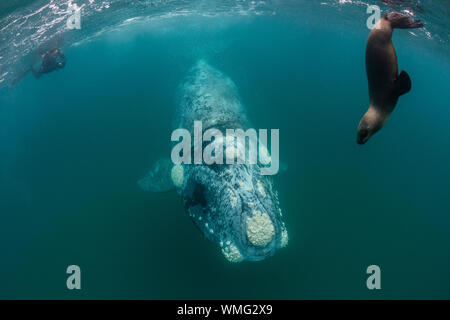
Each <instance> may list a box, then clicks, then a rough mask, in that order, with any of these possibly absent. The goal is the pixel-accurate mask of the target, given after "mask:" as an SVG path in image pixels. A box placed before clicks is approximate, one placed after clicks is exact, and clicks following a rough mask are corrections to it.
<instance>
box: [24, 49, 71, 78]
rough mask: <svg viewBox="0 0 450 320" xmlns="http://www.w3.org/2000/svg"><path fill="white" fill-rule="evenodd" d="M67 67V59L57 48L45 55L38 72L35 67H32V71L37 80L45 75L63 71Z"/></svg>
mask: <svg viewBox="0 0 450 320" xmlns="http://www.w3.org/2000/svg"><path fill="white" fill-rule="evenodd" d="M65 65H66V57H65V56H64V54H63V53H62V52H61V51H59V49H57V48H56V49H53V50H52V51H49V52H47V53H45V55H44V57H43V58H42V65H41V67H40V68H39V70H38V71H36V70H34V68H33V67H31V71H32V72H33V75H34V76H35V77H36V78H39V77H40V76H42V75H43V74H44V73H49V72H52V71H55V70H58V69H62V68H64V66H65Z"/></svg>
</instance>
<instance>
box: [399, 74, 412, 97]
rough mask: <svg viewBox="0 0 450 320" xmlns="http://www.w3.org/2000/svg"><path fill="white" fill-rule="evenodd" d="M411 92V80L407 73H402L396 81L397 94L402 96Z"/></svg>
mask: <svg viewBox="0 0 450 320" xmlns="http://www.w3.org/2000/svg"><path fill="white" fill-rule="evenodd" d="M410 90H411V79H410V78H409V75H408V73H407V72H406V71H402V72H400V75H399V76H398V78H397V80H395V93H396V94H397V95H398V96H401V95H403V94H405V93H408V92H409V91H410Z"/></svg>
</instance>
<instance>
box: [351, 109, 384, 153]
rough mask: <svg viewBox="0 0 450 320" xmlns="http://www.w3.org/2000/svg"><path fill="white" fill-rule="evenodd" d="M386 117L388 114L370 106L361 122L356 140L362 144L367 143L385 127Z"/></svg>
mask: <svg viewBox="0 0 450 320" xmlns="http://www.w3.org/2000/svg"><path fill="white" fill-rule="evenodd" d="M386 119H387V115H385V114H384V113H383V112H381V111H379V110H377V109H375V108H373V107H370V108H369V110H368V111H367V112H366V114H365V115H364V117H363V118H362V119H361V121H360V122H359V126H358V136H357V138H356V142H357V143H358V144H361V145H362V144H365V143H366V142H367V141H368V140H369V139H370V137H372V136H373V135H374V134H375V133H376V132H378V131H379V130H380V129H381V128H382V127H383V125H384V123H385V122H386Z"/></svg>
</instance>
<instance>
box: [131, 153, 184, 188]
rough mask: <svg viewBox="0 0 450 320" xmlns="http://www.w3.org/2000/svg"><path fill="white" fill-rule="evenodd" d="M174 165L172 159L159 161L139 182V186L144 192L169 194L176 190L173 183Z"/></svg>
mask: <svg viewBox="0 0 450 320" xmlns="http://www.w3.org/2000/svg"><path fill="white" fill-rule="evenodd" d="M173 166H174V165H173V163H172V161H171V160H170V159H168V158H164V159H160V160H158V161H157V162H156V163H155V165H154V166H153V168H152V169H151V170H150V171H149V172H148V173H147V174H146V175H145V177H143V178H142V179H140V180H139V181H138V185H139V186H140V187H141V189H142V190H144V191H151V192H167V191H171V190H174V189H175V185H174V183H173V181H172V177H171V174H172V168H173Z"/></svg>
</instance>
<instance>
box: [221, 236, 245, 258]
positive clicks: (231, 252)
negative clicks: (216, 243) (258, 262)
mask: <svg viewBox="0 0 450 320" xmlns="http://www.w3.org/2000/svg"><path fill="white" fill-rule="evenodd" d="M229 243H230V242H229V241H227V246H226V247H224V248H222V253H223V255H224V256H225V258H226V259H227V260H228V261H230V262H241V261H242V260H243V259H244V257H243V256H242V254H241V252H240V251H239V249H238V248H236V246H235V245H232V244H229Z"/></svg>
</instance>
